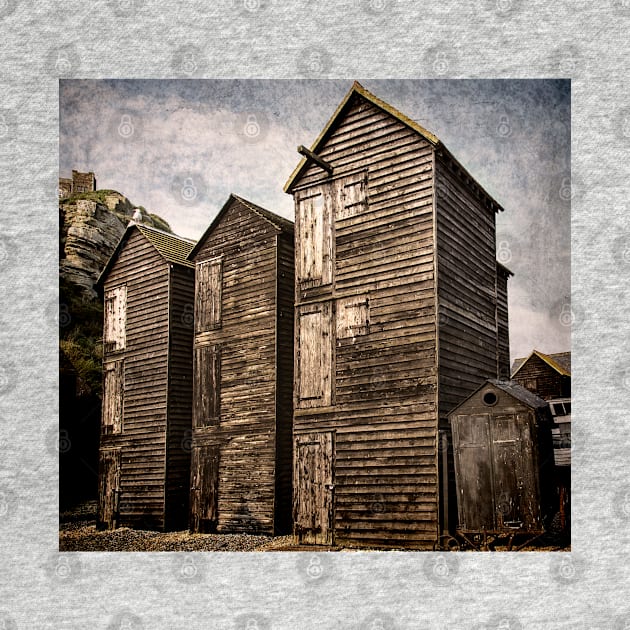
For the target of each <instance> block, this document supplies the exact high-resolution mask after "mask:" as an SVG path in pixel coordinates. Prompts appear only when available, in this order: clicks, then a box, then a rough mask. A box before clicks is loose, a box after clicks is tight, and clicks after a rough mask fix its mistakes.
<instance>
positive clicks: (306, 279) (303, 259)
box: [296, 185, 332, 287]
mask: <svg viewBox="0 0 630 630" xmlns="http://www.w3.org/2000/svg"><path fill="white" fill-rule="evenodd" d="M329 189H330V186H329V185H325V186H318V187H316V188H315V189H313V190H310V191H309V192H308V193H303V194H302V195H301V196H300V198H299V201H298V204H297V221H296V225H297V230H298V235H297V236H298V237H297V243H298V252H297V265H296V272H297V281H298V282H299V283H300V284H301V285H303V286H304V285H306V286H308V287H313V286H319V285H322V284H330V283H331V282H332V251H331V248H332V233H331V222H330V216H329V212H330V203H329V198H330V190H329Z"/></svg>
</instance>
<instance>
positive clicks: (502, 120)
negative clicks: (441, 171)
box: [59, 60, 571, 358]
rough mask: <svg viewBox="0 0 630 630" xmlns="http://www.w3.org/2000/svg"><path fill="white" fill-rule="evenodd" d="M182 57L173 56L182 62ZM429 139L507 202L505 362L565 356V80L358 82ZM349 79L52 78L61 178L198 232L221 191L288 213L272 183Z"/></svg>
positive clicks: (500, 248) (287, 201) (502, 221)
mask: <svg viewBox="0 0 630 630" xmlns="http://www.w3.org/2000/svg"><path fill="white" fill-rule="evenodd" d="M184 62H185V60H184V61H183V63H184ZM359 81H360V82H361V83H362V85H363V86H364V87H366V88H367V89H369V90H370V91H371V92H373V93H374V94H376V95H377V96H379V97H380V98H382V99H383V100H385V101H387V102H388V103H390V104H391V105H393V106H395V107H396V108H398V109H399V110H400V111H402V112H403V113H405V114H406V115H407V116H409V117H410V118H413V119H414V120H416V121H417V122H419V123H420V124H421V125H423V126H424V127H425V128H427V129H428V130H430V131H431V132H433V133H434V134H436V135H437V136H438V137H439V138H440V140H442V142H443V143H444V144H445V145H446V146H447V147H448V148H449V149H450V151H451V152H452V153H453V154H454V155H455V156H456V157H457V158H458V160H459V161H460V162H461V163H462V164H463V165H464V166H465V167H466V168H467V169H468V170H469V172H470V173H471V174H472V175H473V176H474V177H475V178H476V179H477V180H478V181H479V182H480V183H481V184H482V185H483V186H484V188H485V189H486V190H487V191H488V192H489V193H490V194H491V195H492V196H493V197H494V198H495V199H496V200H497V201H498V202H499V203H501V204H502V205H503V207H504V208H505V212H503V213H501V214H499V215H498V217H497V257H498V259H499V260H500V261H501V262H503V263H504V264H506V265H507V266H508V267H509V268H510V269H511V270H512V271H514V273H515V276H514V277H513V278H511V279H510V284H509V300H510V344H511V354H512V358H514V357H520V356H526V355H528V354H529V353H530V352H531V350H532V349H533V348H536V349H538V350H541V351H543V352H562V351H565V350H570V326H569V325H568V324H570V321H571V310H570V292H571V285H570V280H571V270H570V247H571V244H570V236H571V235H570V203H571V181H570V163H571V152H570V145H571V135H570V134H571V123H570V107H571V98H570V82H569V81H566V80H518V81H508V80H496V81H491V80H395V81H390V80H361V79H359ZM351 85H352V81H351V80H347V81H346V80H334V81H333V80H321V81H311V80H309V81H294V80H285V81H263V80H238V81H233V80H196V79H194V80H193V79H189V80H174V81H164V80H129V81H94V80H89V81H79V80H62V81H61V82H60V89H59V94H60V142H59V165H60V175H61V176H69V175H70V173H71V171H72V169H73V168H74V169H77V170H80V171H90V170H91V171H94V172H95V174H96V178H97V186H98V188H113V189H115V190H118V191H119V192H121V193H123V194H124V195H126V196H127V197H128V198H129V199H130V200H131V201H132V202H133V203H134V204H137V205H142V206H144V207H145V208H146V209H147V210H148V211H150V212H155V213H157V214H159V215H160V216H161V217H163V218H164V219H166V220H167V221H168V222H169V223H170V225H171V227H172V228H173V230H174V231H175V232H176V233H178V234H180V235H182V236H187V237H190V238H198V237H199V236H201V234H202V233H203V231H204V230H205V228H206V227H207V226H208V224H209V223H210V221H211V220H212V219H213V217H214V216H215V214H216V213H217V211H218V210H219V209H220V208H221V206H222V205H223V203H224V202H225V200H226V199H227V197H228V195H229V194H230V192H234V193H236V194H239V195H241V196H243V197H245V198H248V199H250V200H251V201H254V202H256V203H258V204H259V205H262V206H264V207H266V208H268V209H269V210H272V211H275V212H277V213H278V214H281V215H283V216H285V217H289V218H291V219H292V218H293V203H292V199H291V197H290V196H289V195H286V194H285V193H284V192H283V191H282V187H283V185H284V183H285V182H286V180H287V179H288V177H289V175H290V174H291V172H292V171H293V169H294V167H295V166H296V164H297V162H298V160H299V158H300V156H299V155H298V153H297V152H296V147H297V145H298V144H305V145H307V146H310V145H311V144H312V142H313V141H314V140H315V138H316V137H317V135H318V134H319V132H320V131H321V129H322V128H323V126H324V125H325V124H326V122H327V120H328V119H329V117H330V116H331V115H332V113H333V112H334V110H335V108H336V107H337V105H338V104H339V102H340V101H341V100H342V98H343V97H344V95H345V94H346V92H347V91H348V89H349V88H350V87H351Z"/></svg>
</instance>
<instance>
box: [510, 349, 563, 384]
mask: <svg viewBox="0 0 630 630" xmlns="http://www.w3.org/2000/svg"><path fill="white" fill-rule="evenodd" d="M533 356H537V357H538V358H539V359H542V360H543V361H544V362H545V363H546V364H547V365H549V366H550V367H552V368H553V369H554V370H555V371H556V372H558V374H561V375H562V376H571V353H570V352H558V353H556V354H544V353H543V352H540V351H539V350H534V351H533V352H532V353H531V354H530V355H529V356H528V357H525V358H520V359H514V363H513V364H512V378H514V377H515V376H516V373H517V372H518V371H519V370H520V369H521V368H522V367H523V366H524V365H525V364H526V363H527V362H528V361H529V360H530V359H531V358H532V357H533Z"/></svg>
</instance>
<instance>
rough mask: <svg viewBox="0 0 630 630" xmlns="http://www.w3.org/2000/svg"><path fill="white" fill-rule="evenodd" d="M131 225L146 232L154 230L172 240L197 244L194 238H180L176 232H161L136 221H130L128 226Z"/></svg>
mask: <svg viewBox="0 0 630 630" xmlns="http://www.w3.org/2000/svg"><path fill="white" fill-rule="evenodd" d="M131 224H133V225H135V226H137V227H138V228H142V229H145V230H152V231H153V232H159V233H160V234H164V236H169V237H171V238H177V239H179V240H180V241H187V242H189V243H196V242H197V241H195V239H194V238H188V237H187V236H180V235H179V234H175V233H174V232H166V231H165V230H160V229H159V228H156V227H153V226H152V225H146V224H144V223H137V222H136V221H130V222H129V225H127V227H130V225H131Z"/></svg>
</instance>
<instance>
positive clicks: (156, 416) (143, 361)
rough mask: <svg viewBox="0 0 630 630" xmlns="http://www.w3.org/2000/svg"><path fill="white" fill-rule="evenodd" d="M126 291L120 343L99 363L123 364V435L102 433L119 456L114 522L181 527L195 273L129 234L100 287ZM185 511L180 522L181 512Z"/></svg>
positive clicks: (185, 485)
mask: <svg viewBox="0 0 630 630" xmlns="http://www.w3.org/2000/svg"><path fill="white" fill-rule="evenodd" d="M115 286H125V287H126V321H125V346H124V349H122V350H121V351H109V352H108V351H107V349H106V351H105V356H104V363H105V364H106V365H108V364H110V362H116V361H122V362H123V363H124V392H123V418H122V431H121V433H120V434H119V435H102V438H101V448H102V449H108V448H112V447H115V448H117V449H119V451H120V470H119V491H120V492H119V497H118V499H117V500H118V510H119V521H118V524H119V525H122V526H130V527H142V528H147V527H150V528H155V529H165V528H166V529H172V528H181V527H183V526H184V524H185V519H186V510H187V501H188V494H189V492H188V489H189V463H188V462H189V457H190V454H189V452H187V451H186V450H185V449H182V447H181V442H182V440H183V438H184V437H185V435H184V434H185V430H186V427H188V428H189V426H190V404H191V391H192V382H191V366H190V357H191V354H192V334H193V331H192V310H191V309H192V303H193V300H194V294H193V293H192V291H193V290H194V278H193V274H192V270H190V269H184V268H181V267H179V266H177V265H172V264H171V263H168V262H167V261H165V260H164V259H163V258H162V256H161V255H160V254H159V253H158V252H157V250H156V249H155V247H154V246H153V245H152V244H151V243H149V241H147V239H146V238H145V237H144V236H143V235H142V234H141V233H140V232H139V231H138V230H133V231H132V232H131V233H130V235H129V237H128V239H127V241H126V243H125V244H124V247H123V248H122V249H121V251H120V253H119V256H118V258H117V260H116V262H115V263H114V265H113V266H112V268H111V270H110V272H109V275H108V277H107V279H106V281H105V284H104V291H105V293H107V291H108V289H109V288H110V287H115ZM182 510H184V519H183V520H182V518H181V512H182Z"/></svg>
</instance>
